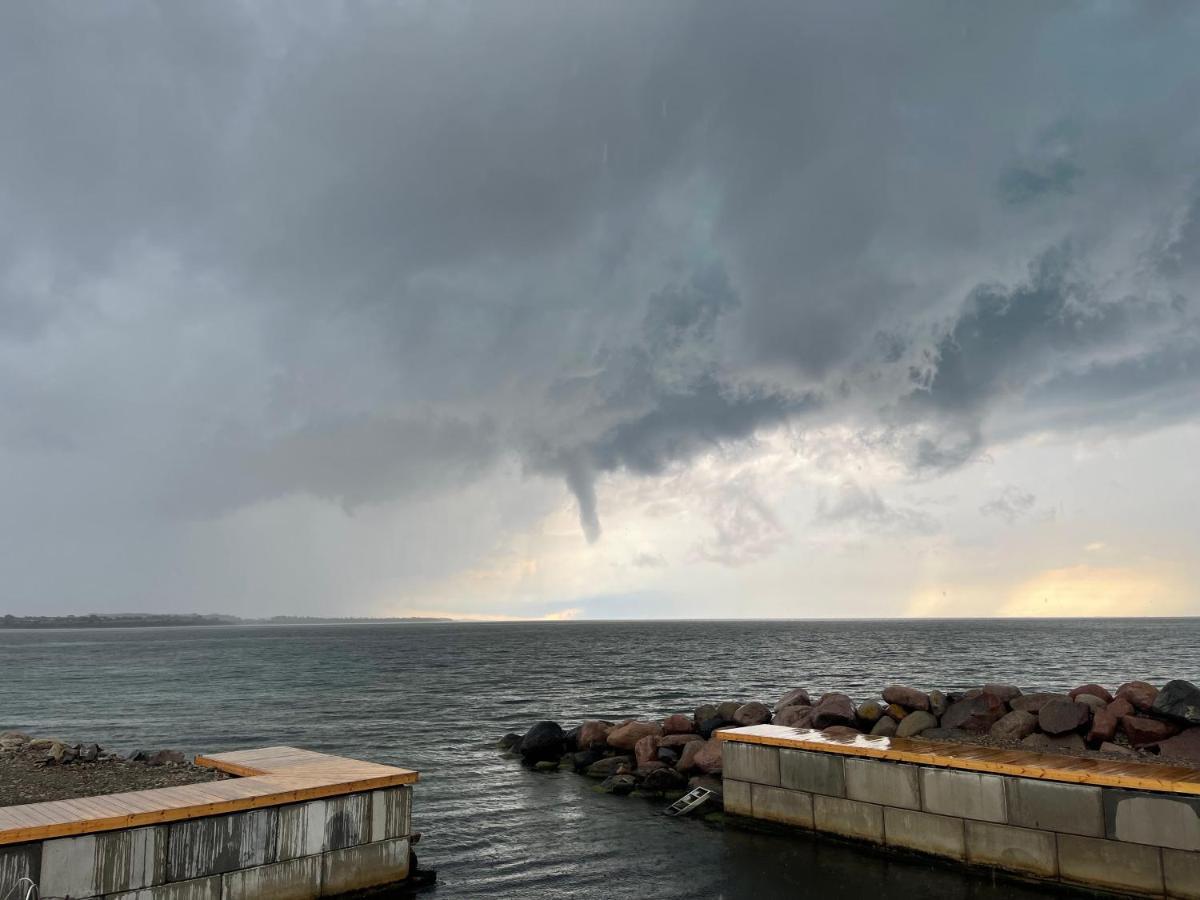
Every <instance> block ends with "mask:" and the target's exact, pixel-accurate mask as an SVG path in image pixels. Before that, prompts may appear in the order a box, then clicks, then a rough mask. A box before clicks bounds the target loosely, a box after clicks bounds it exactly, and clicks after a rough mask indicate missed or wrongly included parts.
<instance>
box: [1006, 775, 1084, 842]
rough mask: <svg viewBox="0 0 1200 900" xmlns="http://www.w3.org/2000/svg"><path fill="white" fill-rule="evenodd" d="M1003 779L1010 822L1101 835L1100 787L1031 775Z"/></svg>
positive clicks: (1031, 826) (1067, 832) (1050, 829)
mask: <svg viewBox="0 0 1200 900" xmlns="http://www.w3.org/2000/svg"><path fill="white" fill-rule="evenodd" d="M1005 782H1006V783H1007V788H1008V798H1007V800H1008V822H1009V824H1010V825H1020V826H1023V827H1025V828H1041V829H1044V830H1046V831H1060V832H1064V833H1066V834H1082V835H1086V836H1088V837H1104V807H1103V804H1102V802H1101V796H1100V795H1101V792H1100V788H1098V787H1091V786H1088V785H1082V784H1060V783H1057V782H1053V781H1038V780H1035V779H1032V778H1006V779H1005Z"/></svg>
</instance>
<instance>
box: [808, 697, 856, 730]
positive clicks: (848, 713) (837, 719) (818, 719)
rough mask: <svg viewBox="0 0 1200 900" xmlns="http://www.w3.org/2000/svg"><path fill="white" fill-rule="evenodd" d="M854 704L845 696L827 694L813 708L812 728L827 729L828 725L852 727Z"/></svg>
mask: <svg viewBox="0 0 1200 900" xmlns="http://www.w3.org/2000/svg"><path fill="white" fill-rule="evenodd" d="M853 723H854V703H853V701H851V700H850V698H849V697H847V696H846V695H845V694H839V693H836V692H834V693H829V694H825V695H824V696H822V697H821V699H820V700H819V701H817V705H816V706H814V707H813V726H814V727H816V728H828V727H829V726H830V725H852V724H853Z"/></svg>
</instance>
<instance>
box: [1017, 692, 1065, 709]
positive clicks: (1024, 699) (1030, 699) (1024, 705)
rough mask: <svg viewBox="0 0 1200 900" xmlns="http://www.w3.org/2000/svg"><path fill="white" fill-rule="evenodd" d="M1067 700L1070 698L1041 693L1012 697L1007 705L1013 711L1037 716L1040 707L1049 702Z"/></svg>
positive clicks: (1062, 695) (1063, 695)
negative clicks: (1022, 711) (1021, 711)
mask: <svg viewBox="0 0 1200 900" xmlns="http://www.w3.org/2000/svg"><path fill="white" fill-rule="evenodd" d="M1069 699H1070V698H1069V697H1068V696H1067V695H1066V694H1054V693H1049V692H1046V691H1042V692H1040V693H1036V694H1022V695H1021V696H1020V697H1013V698H1012V700H1010V701H1009V703H1008V705H1009V706H1011V707H1012V708H1013V709H1020V710H1024V711H1025V712H1031V713H1033V714H1034V715H1037V714H1038V713H1039V712H1041V709H1042V707H1043V706H1045V705H1046V704H1047V703H1049V702H1050V701H1051V700H1069Z"/></svg>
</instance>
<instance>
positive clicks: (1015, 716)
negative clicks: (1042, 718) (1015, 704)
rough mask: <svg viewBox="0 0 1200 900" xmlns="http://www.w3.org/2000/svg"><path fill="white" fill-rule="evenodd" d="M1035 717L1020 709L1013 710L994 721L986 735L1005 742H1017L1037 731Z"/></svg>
mask: <svg viewBox="0 0 1200 900" xmlns="http://www.w3.org/2000/svg"><path fill="white" fill-rule="evenodd" d="M1037 723H1038V720H1037V716H1035V715H1034V714H1033V713H1031V712H1025V711H1024V710H1022V709H1014V710H1013V711H1012V712H1010V713H1007V714H1006V715H1004V716H1003V717H1002V718H1000V719H998V720H997V721H996V724H994V725H993V726H992V727H991V730H990V731H988V735H989V736H990V737H994V738H1000V739H1001V740H1007V741H1019V740H1021V738H1023V737H1028V736H1029V735H1031V734H1033V732H1034V731H1035V730H1037Z"/></svg>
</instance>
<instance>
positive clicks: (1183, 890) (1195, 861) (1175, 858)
mask: <svg viewBox="0 0 1200 900" xmlns="http://www.w3.org/2000/svg"><path fill="white" fill-rule="evenodd" d="M1162 861H1163V881H1164V883H1165V886H1166V889H1167V896H1168V897H1186V898H1188V900H1200V853H1187V852H1185V851H1183V850H1164V851H1163V852H1162Z"/></svg>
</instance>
